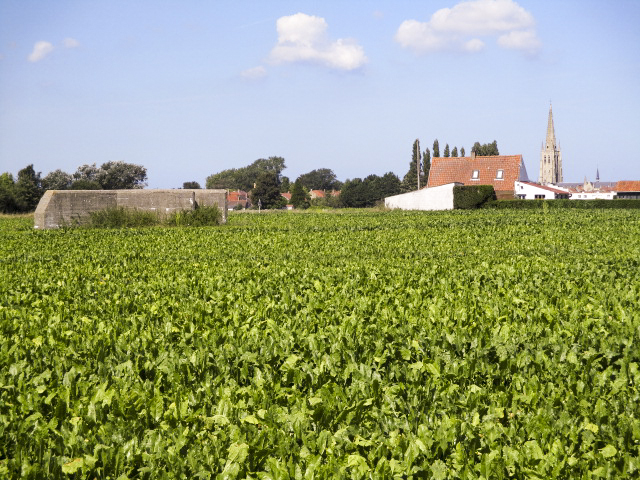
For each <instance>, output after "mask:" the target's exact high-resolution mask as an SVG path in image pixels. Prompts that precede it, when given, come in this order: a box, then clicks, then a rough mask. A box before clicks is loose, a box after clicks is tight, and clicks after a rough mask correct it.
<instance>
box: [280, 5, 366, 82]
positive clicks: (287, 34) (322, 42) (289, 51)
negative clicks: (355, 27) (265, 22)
mask: <svg viewBox="0 0 640 480" xmlns="http://www.w3.org/2000/svg"><path fill="white" fill-rule="evenodd" d="M327 27H328V25H327V22H326V21H325V19H324V18H321V17H316V16H312V15H306V14H304V13H296V14H295V15H290V16H287V17H280V18H279V19H278V21H277V22H276V29H277V31H278V43H277V44H276V46H275V47H273V49H272V50H271V53H270V55H269V60H270V61H271V62H272V63H275V64H280V63H293V62H313V63H319V64H321V65H325V66H327V67H330V68H335V69H338V70H355V69H357V68H360V67H362V66H363V65H364V64H365V63H366V62H367V57H366V56H365V54H364V49H363V48H362V47H361V46H360V45H358V44H357V43H356V42H355V40H351V39H338V40H335V41H331V40H330V39H329V38H328V37H327V35H326V31H327Z"/></svg>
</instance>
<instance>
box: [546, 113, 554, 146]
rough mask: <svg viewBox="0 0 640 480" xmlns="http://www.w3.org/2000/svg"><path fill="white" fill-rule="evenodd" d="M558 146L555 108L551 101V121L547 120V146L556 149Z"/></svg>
mask: <svg viewBox="0 0 640 480" xmlns="http://www.w3.org/2000/svg"><path fill="white" fill-rule="evenodd" d="M555 146H556V131H555V129H554V128H553V110H552V108H551V103H549V121H548V122H547V148H551V149H554V148H555Z"/></svg>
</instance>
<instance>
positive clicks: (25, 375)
mask: <svg viewBox="0 0 640 480" xmlns="http://www.w3.org/2000/svg"><path fill="white" fill-rule="evenodd" d="M28 221H29V220H28V219H17V220H16V219H0V222H1V224H0V227H1V228H0V258H1V260H2V261H1V263H0V300H1V301H0V477H7V478H18V477H24V478H76V479H81V478H90V479H93V478H97V479H107V478H111V479H116V478H120V479H125V478H131V479H133V478H221V479H222V478H254V479H289V478H291V479H293V478H295V479H298V478H305V479H306V478H434V479H447V478H624V477H628V478H632V477H636V478H637V475H638V468H639V467H640V458H639V455H640V452H639V443H638V442H639V441H640V407H639V405H640V398H639V390H638V388H639V385H640V369H639V365H640V349H639V348H638V345H639V344H640V338H639V335H640V308H639V307H638V306H639V305H640V277H639V275H638V272H639V270H640V240H639V239H640V215H639V214H638V213H637V212H633V211H624V210H617V211H601V210H590V211H586V210H585V211H581V210H573V211H568V210H567V211H562V210H550V211H521V212H513V211H466V212H448V213H398V212H375V213H373V212H357V213H355V212H354V213H338V214H322V213H313V214H301V215H296V214H291V213H289V214H287V213H281V214H280V213H278V214H273V215H251V214H239V215H232V216H230V218H229V224H228V225H227V226H225V227H204V228H199V229H170V228H155V229H128V230H127V229H119V230H90V229H89V230H86V229H79V230H65V231H42V232H35V231H32V230H31V229H30V228H29V226H28V224H27V222H28Z"/></svg>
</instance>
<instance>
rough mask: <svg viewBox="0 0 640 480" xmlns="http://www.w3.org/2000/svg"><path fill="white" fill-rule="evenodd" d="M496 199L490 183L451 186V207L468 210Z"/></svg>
mask: <svg viewBox="0 0 640 480" xmlns="http://www.w3.org/2000/svg"><path fill="white" fill-rule="evenodd" d="M495 200H496V192H495V191H494V189H493V187H492V186H491V185H456V186H455V187H453V208H454V209H463V210H468V209H472V208H480V207H482V206H484V205H485V204H487V203H489V202H492V201H495Z"/></svg>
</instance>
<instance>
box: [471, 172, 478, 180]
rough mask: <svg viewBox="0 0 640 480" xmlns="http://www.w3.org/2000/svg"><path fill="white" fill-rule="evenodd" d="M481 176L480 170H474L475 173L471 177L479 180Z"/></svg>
mask: <svg viewBox="0 0 640 480" xmlns="http://www.w3.org/2000/svg"><path fill="white" fill-rule="evenodd" d="M479 176H480V170H474V171H473V173H472V174H471V179H472V180H477V179H478V177H479Z"/></svg>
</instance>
